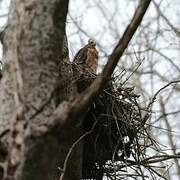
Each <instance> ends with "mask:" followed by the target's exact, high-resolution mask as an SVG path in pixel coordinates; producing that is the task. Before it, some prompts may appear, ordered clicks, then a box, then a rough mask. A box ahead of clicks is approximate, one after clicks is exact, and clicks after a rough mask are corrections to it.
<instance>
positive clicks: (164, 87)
mask: <svg viewBox="0 0 180 180" xmlns="http://www.w3.org/2000/svg"><path fill="white" fill-rule="evenodd" d="M176 83H180V80H177V81H171V82H170V83H168V84H166V85H165V86H163V87H162V88H160V89H159V90H158V91H157V92H156V93H155V94H154V96H153V98H152V100H151V102H150V103H149V104H148V106H147V109H150V108H151V105H152V104H153V103H154V101H155V100H156V98H157V95H158V94H159V93H160V92H161V91H163V90H164V89H166V88H167V87H168V86H170V85H171V84H176Z"/></svg>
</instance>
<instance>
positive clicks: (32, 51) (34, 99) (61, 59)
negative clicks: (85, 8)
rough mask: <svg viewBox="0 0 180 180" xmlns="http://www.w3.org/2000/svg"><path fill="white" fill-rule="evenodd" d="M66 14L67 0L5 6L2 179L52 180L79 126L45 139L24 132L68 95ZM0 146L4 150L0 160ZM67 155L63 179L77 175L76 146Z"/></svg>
mask: <svg viewBox="0 0 180 180" xmlns="http://www.w3.org/2000/svg"><path fill="white" fill-rule="evenodd" d="M67 10H68V0H36V1H35V0H12V2H11V8H10V14H9V19H8V28H7V30H6V33H5V38H4V47H5V52H4V59H5V66H4V70H3V78H2V79H1V82H0V104H1V106H0V127H1V128H0V136H1V142H2V143H1V144H2V145H1V148H0V153H1V155H2V156H3V158H2V159H3V161H5V168H4V174H5V178H4V179H14V180H15V179H17V180H22V179H23V180H37V179H38V180H52V179H58V177H59V176H60V173H61V171H60V170H58V167H60V168H62V167H63V162H64V159H65V157H66V154H67V152H68V150H69V148H70V146H71V145H72V143H73V142H74V141H75V140H76V139H77V137H78V135H79V131H80V130H79V128H73V127H68V128H67V129H63V132H60V133H59V132H58V133H57V132H54V133H49V134H46V135H45V136H38V135H37V134H38V130H36V135H35V134H34V133H33V132H34V130H33V129H32V128H28V127H36V128H37V129H38V127H39V126H40V125H41V124H44V123H45V122H47V121H50V119H49V117H50V115H51V114H52V113H53V111H54V110H55V108H56V107H57V105H58V104H59V103H60V102H62V101H63V100H65V99H68V97H70V96H71V94H72V92H73V87H72V86H71V84H70V82H71V78H72V70H71V65H70V64H69V59H68V49H67V41H64V42H65V43H64V44H63V43H62V42H63V38H64V37H65V21H66V15H67ZM70 87H71V89H70V91H69V88H70ZM19 142H20V143H19ZM4 146H5V147H6V149H7V151H8V154H7V156H6V158H5V157H4V156H5V155H6V153H4V152H5V151H4ZM2 147H3V148H2ZM1 149H3V150H1ZM3 153H4V154H3ZM73 154H74V155H73V156H71V158H70V161H69V164H70V166H68V167H70V169H69V168H67V171H66V175H65V179H67V180H68V179H74V180H75V179H80V176H81V163H80V162H81V160H80V159H81V158H80V155H81V151H80V148H79V149H76V150H75V151H73ZM71 159H72V160H71ZM69 172H70V173H69Z"/></svg>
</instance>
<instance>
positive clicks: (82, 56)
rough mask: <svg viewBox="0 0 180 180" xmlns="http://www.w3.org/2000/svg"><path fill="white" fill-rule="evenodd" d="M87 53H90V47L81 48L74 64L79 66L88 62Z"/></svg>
mask: <svg viewBox="0 0 180 180" xmlns="http://www.w3.org/2000/svg"><path fill="white" fill-rule="evenodd" d="M87 51H88V46H84V47H83V48H81V49H80V50H79V51H78V52H77V54H76V55H75V56H74V60H73V62H75V63H77V64H83V63H85V61H86V58H87Z"/></svg>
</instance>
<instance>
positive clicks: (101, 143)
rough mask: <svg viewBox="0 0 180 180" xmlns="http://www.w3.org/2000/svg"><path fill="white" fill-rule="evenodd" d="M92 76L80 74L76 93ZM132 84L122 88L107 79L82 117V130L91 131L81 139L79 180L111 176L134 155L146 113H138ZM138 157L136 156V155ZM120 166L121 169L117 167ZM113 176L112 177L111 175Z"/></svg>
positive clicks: (142, 132)
mask: <svg viewBox="0 0 180 180" xmlns="http://www.w3.org/2000/svg"><path fill="white" fill-rule="evenodd" d="M95 78H96V75H94V74H91V73H88V72H86V73H80V75H79V76H78V80H77V89H78V92H82V91H83V90H84V89H86V88H87V87H88V86H89V85H90V84H91V83H92V82H93V80H94V79H95ZM137 98H139V95H137V94H135V93H134V87H125V86H123V85H122V84H121V83H119V81H117V78H111V80H110V81H109V83H108V85H107V86H106V88H105V89H104V90H103V92H102V93H101V94H100V95H99V96H98V97H97V99H96V100H95V102H94V103H93V104H92V105H91V106H90V107H89V109H88V111H87V112H86V113H85V115H84V117H83V130H84V133H86V132H88V131H92V130H93V131H92V133H91V134H90V135H88V136H87V137H86V138H85V139H84V142H83V170H82V176H83V179H98V180H99V179H102V177H103V175H104V174H106V176H107V177H111V178H112V177H114V176H115V174H116V175H117V174H118V172H119V171H121V169H123V167H125V166H126V165H127V160H128V158H129V157H130V156H132V155H133V156H134V157H135V158H136V157H137V154H139V150H140V148H139V147H137V146H139V143H137V141H139V138H140V136H141V135H142V134H143V136H146V135H145V133H144V130H145V127H144V126H145V122H146V121H147V119H148V114H147V113H146V115H145V116H142V111H141V108H140V105H139V104H138V102H137ZM138 156H139V155H138ZM120 167H122V168H120ZM113 179H114V178H113Z"/></svg>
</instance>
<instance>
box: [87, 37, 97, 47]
mask: <svg viewBox="0 0 180 180" xmlns="http://www.w3.org/2000/svg"><path fill="white" fill-rule="evenodd" d="M88 45H89V46H91V47H95V46H96V42H95V41H94V40H93V39H89V40H88Z"/></svg>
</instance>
